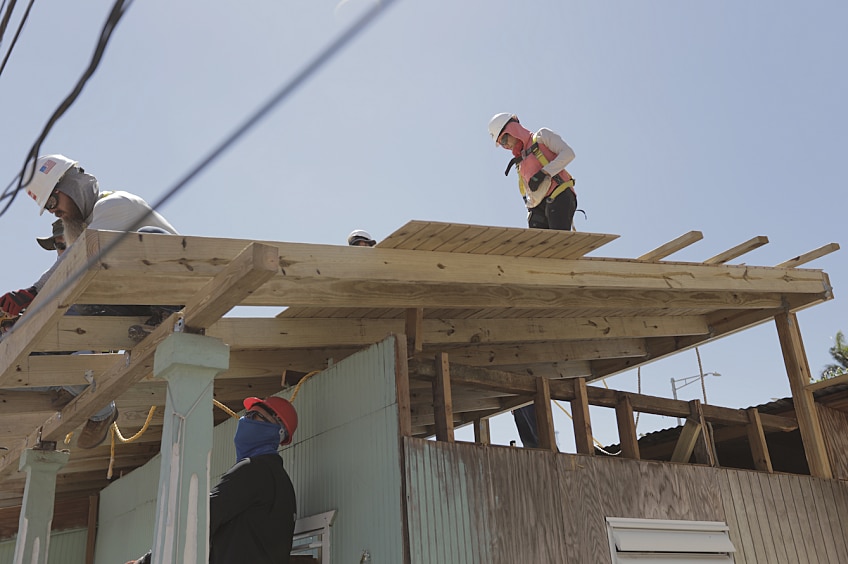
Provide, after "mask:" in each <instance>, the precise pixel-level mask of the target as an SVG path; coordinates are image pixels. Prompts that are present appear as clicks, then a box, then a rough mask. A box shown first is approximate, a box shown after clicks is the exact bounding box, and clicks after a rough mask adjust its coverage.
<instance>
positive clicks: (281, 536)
mask: <svg viewBox="0 0 848 564" xmlns="http://www.w3.org/2000/svg"><path fill="white" fill-rule="evenodd" d="M296 512H297V505H296V502H295V495H294V486H293V485H292V482H291V479H289V475H288V474H287V473H286V471H285V469H284V468H283V459H282V458H280V456H279V455H278V454H276V453H275V454H263V455H260V456H254V457H252V458H247V459H245V460H242V461H240V462H238V463H237V464H236V465H235V466H233V467H232V468H230V469H229V470H228V471H227V473H226V474H224V475H223V476H222V477H221V481H220V482H218V485H216V486H215V487H214V488H213V489H212V491H211V492H210V493H209V563H210V564H243V563H246V562H250V563H251V564H264V563H266V562H267V563H268V564H272V563H273V564H287V563H288V561H289V553H290V552H291V546H292V536H293V535H294V523H295V513H296Z"/></svg>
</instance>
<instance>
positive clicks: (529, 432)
mask: <svg viewBox="0 0 848 564" xmlns="http://www.w3.org/2000/svg"><path fill="white" fill-rule="evenodd" d="M575 211H577V195H576V194H575V193H574V190H573V189H572V188H569V189H567V190H565V191H564V192H562V193H561V194H560V195H559V196H557V197H556V198H554V199H553V200H550V199H549V198H545V200H543V201H542V203H541V204H539V205H538V206H536V207H535V208H532V209H531V210H530V213H529V215H528V216H527V224H528V227H534V228H536V229H555V230H557V231H570V230H571V222H572V221H573V220H574V212H575ZM512 417H513V418H514V419H515V426H516V428H517V429H518V436H519V437H521V444H523V445H524V447H525V448H539V429H538V427H537V426H536V407H535V406H534V405H533V404H532V403H531V404H530V405H525V406H524V407H522V408H519V409H516V410H514V411H513V412H512Z"/></svg>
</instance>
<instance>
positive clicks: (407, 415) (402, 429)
mask: <svg viewBox="0 0 848 564" xmlns="http://www.w3.org/2000/svg"><path fill="white" fill-rule="evenodd" d="M395 390H396V391H397V403H398V434H399V435H400V436H401V437H411V436H412V405H411V399H410V392H409V355H408V354H407V352H406V336H405V335H398V336H397V337H396V338H395Z"/></svg>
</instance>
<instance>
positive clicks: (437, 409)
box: [433, 353, 454, 443]
mask: <svg viewBox="0 0 848 564" xmlns="http://www.w3.org/2000/svg"><path fill="white" fill-rule="evenodd" d="M433 415H434V417H435V419H436V440H437V441H447V442H449V443H452V442H454V438H453V400H452V399H451V386H450V364H449V363H448V354H447V353H439V354H437V355H436V377H435V378H434V379H433Z"/></svg>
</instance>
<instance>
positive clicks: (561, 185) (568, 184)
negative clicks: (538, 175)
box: [504, 133, 575, 200]
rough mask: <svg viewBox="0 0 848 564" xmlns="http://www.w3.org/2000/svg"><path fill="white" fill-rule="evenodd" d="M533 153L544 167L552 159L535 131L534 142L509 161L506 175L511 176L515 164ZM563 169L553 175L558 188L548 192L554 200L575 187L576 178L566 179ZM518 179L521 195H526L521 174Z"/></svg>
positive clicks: (552, 178)
mask: <svg viewBox="0 0 848 564" xmlns="http://www.w3.org/2000/svg"><path fill="white" fill-rule="evenodd" d="M531 153H532V154H533V156H535V157H536V159H537V160H538V161H539V163H541V165H542V167H546V166H548V164H549V163H550V162H551V161H549V160H548V158H547V157H546V156H545V154H544V153H543V152H542V149H541V148H540V147H539V142H538V141H537V134H536V133H534V134H533V144H532V145H530V147H528V148H527V149H525V150H523V151H521V155H520V156H518V157H515V158H513V159H512V160H510V161H509V164H508V165H507V167H506V170H505V171H504V176H509V171H510V170H512V167H513V165H517V164H519V163H520V162H521V161H523V160H524V159H525V157H528V156H530V154H531ZM564 170H565V169H563V171H564ZM563 171H560V172H558V173H556V174H555V175H553V177H551V180H552V181H553V182H554V183H555V184H556V188H554V190H553V192H551V193H550V194H548V196H547V197H548V198H549V199H550V200H553V199H554V198H556V197H557V196H559V195H560V194H562V193H563V192H565V191H566V190H568V189H569V188H573V187H574V184H575V183H574V178H568V179H566V178H565V177H563V176H562V172H563ZM518 180H519V184H520V185H521V195H522V196H524V185H523V182H521V177H520V176H519V178H518ZM525 200H526V197H525Z"/></svg>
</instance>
